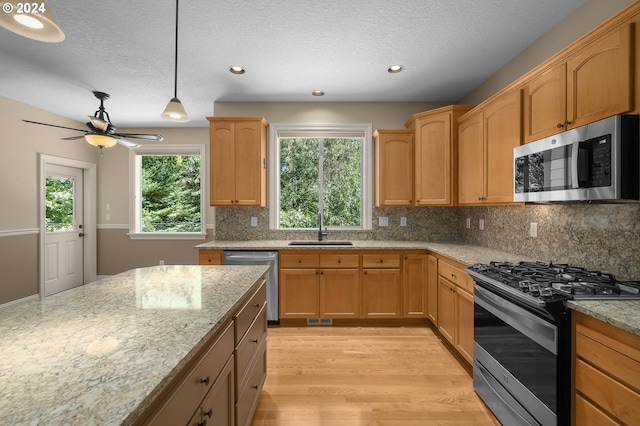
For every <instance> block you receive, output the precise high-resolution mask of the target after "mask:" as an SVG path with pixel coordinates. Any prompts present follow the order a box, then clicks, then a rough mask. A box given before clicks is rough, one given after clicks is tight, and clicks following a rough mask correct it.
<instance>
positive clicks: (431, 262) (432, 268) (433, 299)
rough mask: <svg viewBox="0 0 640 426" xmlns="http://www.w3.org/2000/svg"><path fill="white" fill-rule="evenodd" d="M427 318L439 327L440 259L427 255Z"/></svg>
mask: <svg viewBox="0 0 640 426" xmlns="http://www.w3.org/2000/svg"><path fill="white" fill-rule="evenodd" d="M427 263H428V267H427V317H428V318H429V319H430V320H431V322H432V323H433V325H436V326H437V325H438V258H437V257H435V256H433V255H431V254H429V255H427Z"/></svg>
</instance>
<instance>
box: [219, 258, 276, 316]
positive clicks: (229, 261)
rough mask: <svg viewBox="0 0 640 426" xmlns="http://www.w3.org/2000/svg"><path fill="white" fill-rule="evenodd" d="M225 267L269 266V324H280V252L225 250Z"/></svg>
mask: <svg viewBox="0 0 640 426" xmlns="http://www.w3.org/2000/svg"><path fill="white" fill-rule="evenodd" d="M224 264H225V265H269V273H268V274H267V322H268V323H269V324H271V325H276V324H279V323H280V318H279V317H278V252H277V251H258V250H251V251H236V250H225V252H224Z"/></svg>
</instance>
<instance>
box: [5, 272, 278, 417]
mask: <svg viewBox="0 0 640 426" xmlns="http://www.w3.org/2000/svg"><path fill="white" fill-rule="evenodd" d="M267 270H268V268H267V267H265V266H223V267H216V266H205V267H202V266H156V267H149V268H140V269H134V270H130V271H127V272H124V273H121V274H118V275H114V276H112V277H109V278H105V279H102V280H99V281H96V282H94V283H90V284H87V285H84V286H82V287H78V288H75V289H72V290H68V291H65V292H62V293H58V294H56V295H53V296H49V297H47V298H45V299H44V300H42V301H35V302H30V303H26V304H23V305H19V306H15V307H12V308H9V309H6V310H3V311H0V360H1V362H0V419H2V423H3V424H11V425H21V424H25V425H26V424H29V425H36V424H65V425H73V424H100V425H111V424H113V425H119V424H132V423H135V422H136V421H138V420H139V417H140V416H143V415H145V416H146V415H147V414H148V413H147V411H148V409H149V407H152V406H153V405H154V404H155V405H157V401H156V399H157V398H158V397H159V395H161V394H163V393H166V390H167V388H168V387H170V386H175V379H176V378H179V376H181V375H182V374H183V370H184V369H185V367H187V366H190V364H192V363H193V361H194V359H193V358H194V357H196V356H201V354H202V352H203V350H205V349H206V347H205V346H206V345H208V344H210V342H211V341H212V339H214V338H215V337H216V336H217V335H218V334H220V333H221V332H222V330H221V329H222V328H223V327H225V328H226V327H227V326H228V324H230V323H231V320H232V317H233V316H234V315H235V314H236V313H237V312H238V311H239V310H240V309H241V307H242V306H243V305H244V304H245V303H246V302H247V300H248V298H250V297H251V296H252V295H253V294H254V293H255V292H256V290H257V289H258V288H259V287H260V286H261V284H262V282H263V279H262V277H263V275H264V274H265V273H266V272H267ZM187 420H188V419H187ZM185 423H186V421H185Z"/></svg>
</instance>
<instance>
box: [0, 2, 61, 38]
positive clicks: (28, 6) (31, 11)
mask: <svg viewBox="0 0 640 426" xmlns="http://www.w3.org/2000/svg"><path fill="white" fill-rule="evenodd" d="M0 26H3V27H5V28H6V29H8V30H9V31H12V32H14V33H16V34H19V35H21V36H23V37H27V38H30V39H32V40H38V41H44V42H47V43H59V42H61V41H63V40H64V38H65V35H64V32H62V30H61V29H60V27H59V26H58V24H57V23H56V20H55V19H53V15H52V14H51V10H49V6H48V5H47V3H46V2H45V1H40V2H38V3H23V2H17V1H4V2H3V4H2V12H1V13H0Z"/></svg>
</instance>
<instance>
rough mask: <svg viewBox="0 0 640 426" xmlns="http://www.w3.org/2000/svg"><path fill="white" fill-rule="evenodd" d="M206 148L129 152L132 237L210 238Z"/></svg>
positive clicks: (152, 147)
mask: <svg viewBox="0 0 640 426" xmlns="http://www.w3.org/2000/svg"><path fill="white" fill-rule="evenodd" d="M203 158H205V148H204V145H145V146H143V147H140V148H137V149H132V150H131V151H130V153H129V159H130V168H131V176H132V179H131V180H132V193H133V196H132V197H131V200H132V206H131V209H130V210H131V216H132V217H131V221H130V232H129V235H130V237H131V238H167V239H169V238H181V239H185V238H204V237H205V236H206V219H205V213H206V206H205V196H204V193H205V191H204V190H203V187H202V183H203V182H205V173H204V171H205V167H204V164H205V163H204V161H202V160H203Z"/></svg>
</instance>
